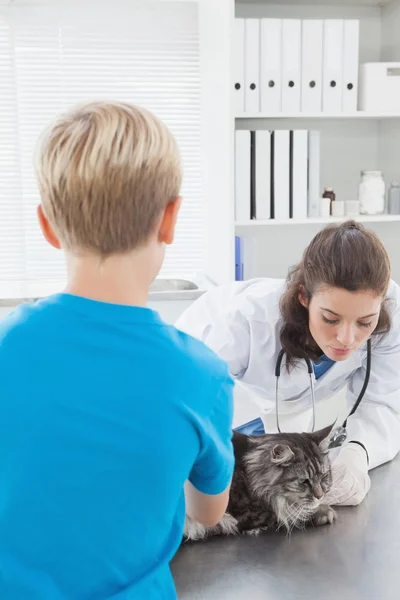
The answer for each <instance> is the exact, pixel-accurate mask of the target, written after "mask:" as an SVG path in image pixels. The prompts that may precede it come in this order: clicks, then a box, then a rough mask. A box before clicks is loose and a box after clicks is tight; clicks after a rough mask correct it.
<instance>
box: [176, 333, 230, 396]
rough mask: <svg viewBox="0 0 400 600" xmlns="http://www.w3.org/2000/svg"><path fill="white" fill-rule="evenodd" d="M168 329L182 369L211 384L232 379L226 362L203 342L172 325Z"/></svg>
mask: <svg viewBox="0 0 400 600" xmlns="http://www.w3.org/2000/svg"><path fill="white" fill-rule="evenodd" d="M168 328H169V335H170V337H171V342H172V344H173V346H174V350H175V357H176V359H177V360H179V362H180V363H181V366H182V368H185V369H186V370H187V372H189V373H192V374H196V373H197V375H198V376H199V377H200V378H204V379H207V380H208V382H209V383H210V384H211V383H212V382H213V381H216V382H218V383H221V381H222V380H227V381H228V380H230V379H231V378H230V375H229V370H228V365H227V364H226V362H225V361H224V360H222V359H221V358H219V356H217V354H216V353H215V352H214V351H213V350H211V349H210V348H209V347H208V346H206V345H205V344H204V343H203V342H202V341H200V340H199V339H197V338H195V337H192V336H191V335H189V334H187V333H184V332H183V331H181V330H180V329H178V328H176V327H174V326H172V325H170V326H168Z"/></svg>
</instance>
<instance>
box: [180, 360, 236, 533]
mask: <svg viewBox="0 0 400 600" xmlns="http://www.w3.org/2000/svg"><path fill="white" fill-rule="evenodd" d="M217 385H218V388H219V389H218V388H217V389H215V387H216V386H215V383H214V384H213V388H214V390H215V391H214V392H212V393H213V395H214V397H215V403H214V406H213V409H212V411H211V413H210V414H209V415H208V417H207V418H206V419H203V420H202V421H200V423H199V435H200V452H199V455H198V457H197V460H196V462H195V464H194V465H193V468H192V470H191V473H190V476H189V481H188V482H187V483H186V485H185V497H186V512H187V514H188V515H189V517H191V518H192V519H194V520H195V521H198V522H199V523H201V524H202V525H206V526H208V527H210V526H213V525H216V524H217V523H218V521H220V519H221V517H222V516H223V514H224V512H225V510H226V507H227V505H228V500H229V488H230V483H231V479H232V474H233V469H234V462H235V458H234V454H233V446H232V420H233V381H232V379H231V378H230V377H229V375H228V373H227V372H226V376H225V377H222V378H221V381H220V382H218V383H217Z"/></svg>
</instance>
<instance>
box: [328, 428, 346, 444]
mask: <svg viewBox="0 0 400 600" xmlns="http://www.w3.org/2000/svg"><path fill="white" fill-rule="evenodd" d="M346 438H347V432H346V428H345V427H343V426H342V425H341V426H340V427H337V428H336V429H335V430H334V431H333V434H332V437H331V439H330V442H329V446H328V448H329V450H332V449H333V448H339V447H340V446H342V445H343V444H344V442H345V441H346Z"/></svg>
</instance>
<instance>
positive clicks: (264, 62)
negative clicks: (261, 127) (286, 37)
mask: <svg viewBox="0 0 400 600" xmlns="http://www.w3.org/2000/svg"><path fill="white" fill-rule="evenodd" d="M281 62H282V20H281V19H261V29H260V108H261V112H263V113H270V114H271V113H272V114H274V113H278V112H280V110H281V92H282V87H281V86H282V83H281V80H282V76H281Z"/></svg>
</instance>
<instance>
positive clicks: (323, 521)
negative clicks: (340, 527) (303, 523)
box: [312, 504, 337, 526]
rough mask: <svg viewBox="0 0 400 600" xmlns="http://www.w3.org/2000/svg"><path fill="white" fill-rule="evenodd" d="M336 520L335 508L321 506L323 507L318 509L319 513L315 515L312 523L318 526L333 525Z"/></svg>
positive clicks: (325, 505)
mask: <svg viewBox="0 0 400 600" xmlns="http://www.w3.org/2000/svg"><path fill="white" fill-rule="evenodd" d="M336 518H337V517H336V513H335V511H334V510H333V508H331V507H330V506H328V505H327V504H321V506H319V507H318V510H317V512H316V513H315V514H314V515H313V517H312V522H313V523H314V525H317V526H320V525H328V524H329V525H332V523H333V522H334V521H336Z"/></svg>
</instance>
